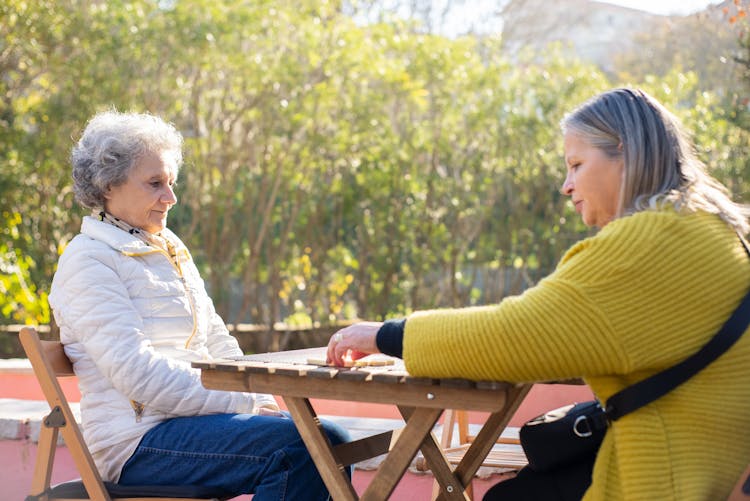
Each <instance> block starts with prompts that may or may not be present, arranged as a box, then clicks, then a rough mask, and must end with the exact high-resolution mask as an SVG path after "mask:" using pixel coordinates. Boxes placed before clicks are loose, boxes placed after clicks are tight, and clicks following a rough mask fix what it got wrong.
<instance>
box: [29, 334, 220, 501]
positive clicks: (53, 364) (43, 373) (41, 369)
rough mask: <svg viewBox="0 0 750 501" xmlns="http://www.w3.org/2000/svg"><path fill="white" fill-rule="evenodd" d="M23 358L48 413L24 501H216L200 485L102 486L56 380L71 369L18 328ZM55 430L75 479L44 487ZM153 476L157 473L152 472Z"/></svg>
mask: <svg viewBox="0 0 750 501" xmlns="http://www.w3.org/2000/svg"><path fill="white" fill-rule="evenodd" d="M19 337H20V340H21V344H22V345H23V349H24V351H26V356H27V357H28V358H29V360H30V361H31V366H32V367H33V369H34V374H35V375H36V378H37V379H38V381H39V384H40V386H41V387H42V391H43V392H44V396H45V398H46V399H47V403H49V406H50V409H51V412H50V413H49V415H48V416H47V417H45V418H44V421H43V423H42V427H41V431H40V433H39V447H38V449H37V458H36V466H35V469H34V477H33V479H32V483H31V494H30V495H29V496H27V497H26V501H47V500H72V499H91V500H96V501H110V500H111V499H119V500H123V501H125V500H127V501H167V500H175V499H181V500H194V501H197V500H201V499H202V500H205V499H213V500H217V499H219V497H221V496H222V495H224V493H222V494H221V495H220V494H217V493H216V490H215V489H214V490H213V491H212V490H211V489H209V488H207V487H200V486H197V487H196V486H124V485H119V484H115V483H112V482H103V481H102V478H101V476H100V475H99V472H98V471H97V469H96V465H95V464H94V460H93V459H92V457H91V454H90V453H89V450H88V448H87V447H86V444H85V443H84V441H83V435H82V434H81V430H80V429H79V428H78V425H77V423H76V420H75V416H74V415H73V413H72V411H71V410H70V406H69V405H68V401H67V399H66V398H65V394H64V393H63V391H62V388H61V387H60V383H59V382H58V381H57V378H58V377H66V376H73V375H74V374H73V366H72V364H71V362H70V360H69V359H68V357H67V356H66V355H65V351H63V346H62V344H60V343H59V342H55V341H41V340H40V339H39V335H38V334H37V332H36V330H35V329H33V328H31V327H24V328H23V329H21V332H20V334H19ZM58 432H59V433H62V436H63V439H64V440H65V445H66V446H67V447H68V450H69V451H70V454H71V456H72V457H73V460H74V461H75V464H76V467H77V468H78V472H79V473H80V475H81V480H78V481H72V482H65V483H62V484H58V485H56V486H54V487H50V480H51V476H52V466H53V463H54V459H55V449H56V447H57V437H58ZM154 474H158V472H154Z"/></svg>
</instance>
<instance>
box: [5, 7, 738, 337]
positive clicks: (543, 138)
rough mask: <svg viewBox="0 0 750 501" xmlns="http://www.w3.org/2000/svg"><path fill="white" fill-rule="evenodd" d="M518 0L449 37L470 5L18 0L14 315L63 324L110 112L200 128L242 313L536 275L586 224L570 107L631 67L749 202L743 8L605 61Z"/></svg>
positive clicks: (352, 303) (11, 232)
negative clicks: (104, 116)
mask: <svg viewBox="0 0 750 501" xmlns="http://www.w3.org/2000/svg"><path fill="white" fill-rule="evenodd" d="M570 2H572V3H576V5H577V4H580V3H581V2H580V1H579V0H575V1H574V0H570ZM584 3H585V2H584ZM501 4H502V5H501V8H500V9H499V11H498V12H499V14H501V15H506V19H508V20H509V19H515V20H516V22H515V23H510V22H508V23H506V25H505V28H504V30H503V32H500V31H498V32H497V33H496V34H492V33H473V32H472V33H468V34H464V35H462V34H452V35H450V36H448V35H445V34H441V33H440V32H439V30H438V27H439V26H440V24H441V23H445V22H446V19H448V18H449V17H450V16H449V14H448V10H447V9H448V8H449V7H451V6H452V7H459V8H462V7H465V6H464V2H461V1H459V0H455V1H454V2H453V3H452V4H450V2H448V3H444V4H442V7H440V8H438V7H435V4H434V3H433V2H417V1H412V2H405V1H404V2H378V1H341V0H339V1H333V0H329V1H321V0H315V1H313V0H294V1H292V0H275V1H268V0H266V1H263V0H259V1H254V2H233V1H228V0H161V1H155V0H134V1H123V0H118V1H110V2H101V1H91V0H38V1H35V2H27V1H21V0H6V1H5V2H3V3H2V4H1V5H0V19H3V22H2V23H1V24H0V70H1V71H0V75H2V76H0V190H1V192H2V197H1V198H0V212H1V213H2V217H3V231H2V235H3V239H2V241H0V272H1V273H2V282H0V285H1V286H2V287H3V288H4V289H3V290H2V291H0V292H2V293H3V294H2V295H3V297H2V298H0V312H2V315H1V318H0V323H17V322H20V323H46V322H48V321H49V308H48V306H47V304H46V292H47V291H48V290H49V285H50V281H51V277H52V275H53V273H54V267H55V263H56V261H57V258H58V256H59V253H60V252H61V251H62V250H63V249H64V247H65V245H66V244H67V242H69V241H70V239H71V238H72V237H73V236H74V235H75V234H76V233H77V232H78V228H79V226H80V219H81V216H82V215H84V214H85V213H84V211H83V210H82V209H81V208H80V207H78V206H77V204H76V203H75V202H74V200H73V195H72V191H71V182H70V175H69V170H70V169H69V164H68V156H69V151H70V148H71V146H72V144H73V142H74V141H75V140H76V139H77V138H78V137H79V135H80V133H81V131H82V129H83V128H84V126H85V124H86V120H87V119H88V118H89V117H90V116H91V115H93V114H94V113H95V112H96V111H101V110H105V109H110V108H116V109H118V110H133V111H147V112H150V113H154V114H157V115H160V116H162V117H164V118H165V119H167V120H169V121H172V122H173V123H174V124H175V125H176V126H177V127H178V128H179V129H180V131H182V133H183V134H184V136H185V138H186V143H185V148H186V152H185V153H186V155H185V157H186V162H185V165H184V167H183V169H182V172H181V173H180V176H179V180H178V188H177V190H178V193H177V194H178V198H179V203H178V205H177V206H176V207H175V208H174V209H173V211H172V212H171V213H170V223H169V224H170V227H171V228H172V229H173V230H174V231H175V232H176V233H177V234H178V235H180V236H181V237H182V238H183V239H184V240H185V241H186V243H187V244H188V245H189V247H190V248H191V251H192V253H193V255H194V257H195V258H196V261H197V263H198V265H199V267H200V269H201V271H202V273H203V274H204V277H205V279H206V282H207V285H208V288H209V291H210V293H211V295H212V297H213V298H214V300H215V303H216V305H217V309H218V311H219V312H220V313H221V314H222V316H223V317H224V319H225V320H226V321H228V322H232V323H239V322H252V323H258V324H265V325H274V324H275V323H278V322H287V323H289V324H294V325H297V326H305V325H313V324H318V323H322V324H326V323H335V322H337V321H340V320H345V319H351V318H355V317H360V318H370V319H382V318H386V317H389V316H395V315H403V314H406V313H408V312H410V311H412V310H414V309H423V308H430V307H438V306H459V305H468V304H483V303H488V302H496V301H499V300H501V299H502V298H503V297H505V296H507V295H509V294H515V293H518V292H520V291H522V290H523V289H524V288H526V287H528V286H529V285H531V284H533V283H535V282H536V281H538V280H539V279H540V278H541V277H543V276H544V275H545V274H547V273H549V272H550V271H551V270H552V269H553V267H554V266H555V264H556V262H557V260H558V259H559V258H560V256H561V255H562V253H563V252H564V251H565V249H566V248H568V247H569V246H570V245H571V244H572V243H573V242H575V241H576V240H578V239H580V238H582V237H584V236H586V235H588V234H590V232H589V231H588V230H587V229H586V228H584V227H583V226H582V225H581V223H580V222H579V221H578V218H577V217H576V216H575V213H574V211H573V208H572V207H571V206H570V205H569V204H568V203H566V201H565V199H564V197H562V196H561V195H560V193H559V191H558V190H559V186H560V185H561V183H562V179H563V163H562V139H561V137H560V134H559V130H558V123H559V121H560V119H561V118H562V117H563V115H564V113H565V112H566V111H568V110H570V109H571V108H573V107H574V106H575V105H577V104H579V103H581V102H582V101H584V100H585V99H587V98H588V97H590V96H592V95H594V94H596V93H598V92H600V91H602V90H605V89H607V88H610V87H613V86H616V85H622V84H630V85H638V86H641V87H643V88H644V89H646V90H647V91H649V92H651V93H653V94H655V95H656V96H657V97H658V98H659V99H661V100H662V101H663V102H665V104H666V105H667V106H668V107H670V108H671V109H673V110H674V111H675V112H676V113H677V114H678V115H679V116H680V117H681V118H682V119H683V120H684V122H685V124H686V125H687V126H688V128H689V129H690V130H691V131H692V132H693V134H694V136H695V139H696V142H697V145H698V148H699V153H700V155H701V158H703V159H704V161H705V162H706V163H707V164H708V165H709V167H710V168H711V170H712V172H713V173H714V175H716V176H717V177H718V178H719V179H721V180H722V181H723V182H725V183H726V184H727V185H728V186H729V187H730V189H731V190H732V192H733V193H734V195H735V196H736V197H737V198H738V199H739V200H743V201H749V200H750V197H749V196H748V195H749V192H748V179H750V177H749V176H748V167H749V166H748V158H750V156H749V155H747V153H748V147H749V141H750V136H749V132H748V127H747V123H749V122H748V121H747V120H746V118H744V117H746V110H747V104H748V102H747V96H748V93H747V87H746V86H747V85H748V81H749V80H748V78H747V73H746V70H747V67H748V65H747V64H746V61H747V60H748V59H750V58H749V57H748V56H747V54H748V52H747V51H748V46H749V44H748V37H747V35H746V34H744V32H741V29H743V28H742V27H741V26H742V22H743V21H742V20H741V19H739V20H736V21H737V22H735V23H729V22H728V17H729V16H728V15H727V14H726V13H723V12H721V11H719V14H716V15H713V14H712V15H711V16H708V15H706V16H704V17H703V18H701V17H690V18H686V19H678V20H676V21H674V22H675V23H684V24H680V25H679V26H676V25H675V26H673V27H672V28H669V29H667V28H663V27H662V28H661V29H656V28H652V27H648V32H647V33H642V34H641V35H639V37H640V38H636V44H637V46H638V47H639V48H642V47H648V50H647V51H645V50H638V51H636V52H627V51H626V52H622V53H620V54H618V55H617V57H616V58H612V61H611V63H612V64H608V65H607V66H606V67H605V66H602V65H601V64H597V63H596V62H595V61H594V62H592V61H591V60H589V59H586V58H582V57H579V56H578V55H577V54H576V53H575V51H574V50H573V51H571V48H570V46H569V45H567V44H566V43H565V42H564V41H563V42H559V41H558V42H555V41H554V40H550V42H551V45H547V44H546V42H545V45H544V46H543V47H541V48H540V47H537V46H533V45H531V42H530V41H528V40H526V42H522V43H510V42H512V41H513V40H514V38H513V37H516V38H517V39H519V40H520V39H522V38H523V36H522V35H523V33H524V31H523V23H522V21H521V20H522V19H524V18H525V17H524V15H522V12H520V11H518V10H517V9H523V8H524V6H526V7H528V6H529V5H530V3H529V2H519V1H515V0H514V1H508V2H501ZM465 8H468V7H465ZM404 9H406V10H405V11H404ZM431 9H432V10H431ZM434 9H437V10H434ZM513 9H516V11H514V10H513ZM735 10H736V7H735ZM404 12H405V15H404ZM513 12H515V13H516V14H515V17H513V18H511V17H507V16H510V14H511V13H513ZM581 15H582V14H580V13H579V14H578V15H577V16H578V17H576V18H575V19H572V20H571V23H572V22H582V21H580V19H579V18H580V16H581ZM436 16H437V17H436ZM717 16H718V17H717ZM717 19H718V24H717ZM519 23H520V24H519ZM538 23H539V26H548V25H547V24H545V23H546V21H544V20H543V19H538ZM550 26H551V25H550ZM646 26H650V25H644V27H646ZM659 26H662V25H659ZM717 26H720V28H717ZM537 27H538V26H537ZM532 28H534V26H530V27H527V29H529V30H530V29H532ZM514 33H515V35H514ZM717 33H718V35H717V36H714V37H713V38H712V36H709V35H716V34H717ZM687 41H690V43H687ZM509 47H513V49H512V50H511V48H509ZM623 47H624V46H623ZM722 58H723V59H722ZM743 64H744V66H743ZM738 68H740V69H742V68H744V70H745V73H742V72H740V71H738Z"/></svg>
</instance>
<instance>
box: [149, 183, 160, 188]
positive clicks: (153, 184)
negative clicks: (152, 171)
mask: <svg viewBox="0 0 750 501" xmlns="http://www.w3.org/2000/svg"><path fill="white" fill-rule="evenodd" d="M151 186H152V187H154V188H158V187H159V186H161V181H151Z"/></svg>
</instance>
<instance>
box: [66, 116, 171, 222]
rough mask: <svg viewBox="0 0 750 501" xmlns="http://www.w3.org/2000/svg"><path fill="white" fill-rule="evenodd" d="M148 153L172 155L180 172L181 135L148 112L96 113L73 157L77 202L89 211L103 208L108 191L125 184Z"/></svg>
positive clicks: (77, 144) (72, 154)
mask: <svg viewBox="0 0 750 501" xmlns="http://www.w3.org/2000/svg"><path fill="white" fill-rule="evenodd" d="M149 152H150V153H157V154H160V153H163V152H169V153H171V154H173V155H174V158H175V160H176V164H177V168H178V169H179V166H180V164H181V163H182V135H181V134H180V133H179V132H178V131H177V129H176V128H175V127H174V126H173V125H171V124H169V123H166V122H165V121H164V120H162V119H161V118H159V117H156V116H153V115H149V114H146V113H120V112H117V111H105V112H102V113H98V114H96V115H95V116H94V117H93V118H91V120H89V123H88V124H87V125H86V129H85V130H84V131H83V135H82V136H81V139H80V140H79V141H78V143H76V145H75V146H74V147H73V151H72V153H71V156H70V161H71V163H72V164H73V192H74V193H75V197H76V200H77V201H78V202H79V203H80V204H81V205H83V206H84V207H88V208H90V209H98V208H102V207H104V194H105V193H106V191H107V189H109V188H110V187H112V186H118V185H121V184H123V183H124V182H125V181H126V180H127V178H128V175H129V174H130V171H131V169H132V168H133V167H134V166H135V165H136V164H137V163H138V161H139V160H140V158H141V157H142V156H143V155H144V154H145V153H149ZM175 174H177V173H175Z"/></svg>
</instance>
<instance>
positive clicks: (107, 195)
mask: <svg viewBox="0 0 750 501" xmlns="http://www.w3.org/2000/svg"><path fill="white" fill-rule="evenodd" d="M103 195H104V198H106V199H107V200H112V187H111V186H107V189H106V190H104V194H103Z"/></svg>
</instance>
